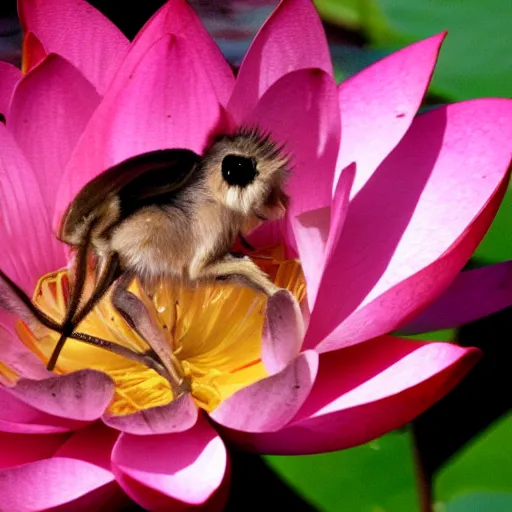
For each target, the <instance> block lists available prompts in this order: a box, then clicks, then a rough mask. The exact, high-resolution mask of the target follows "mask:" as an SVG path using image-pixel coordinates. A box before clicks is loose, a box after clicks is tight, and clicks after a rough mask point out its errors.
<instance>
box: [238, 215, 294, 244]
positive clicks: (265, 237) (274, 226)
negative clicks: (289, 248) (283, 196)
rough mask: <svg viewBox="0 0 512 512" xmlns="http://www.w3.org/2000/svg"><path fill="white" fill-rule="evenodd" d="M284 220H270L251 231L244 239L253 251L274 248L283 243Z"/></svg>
mask: <svg viewBox="0 0 512 512" xmlns="http://www.w3.org/2000/svg"><path fill="white" fill-rule="evenodd" d="M285 229H286V228H285V226H284V220H283V219H279V220H271V221H267V222H264V223H263V224H261V225H260V226H258V227H257V228H256V229H255V230H254V231H252V232H251V233H250V234H249V236H247V237H246V239H247V240H248V241H249V243H250V244H251V245H252V246H253V247H254V248H255V249H258V248H260V249H262V248H265V247H274V246H276V245H279V244H281V243H282V242H283V231H284V230H285Z"/></svg>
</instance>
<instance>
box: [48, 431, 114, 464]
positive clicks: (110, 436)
mask: <svg viewBox="0 0 512 512" xmlns="http://www.w3.org/2000/svg"><path fill="white" fill-rule="evenodd" d="M119 435H120V434H119V432H118V431H116V430H113V429H111V428H108V427H107V426H105V425H104V424H103V423H102V422H101V421H96V422H94V423H91V424H90V425H88V426H87V427H85V428H82V429H80V430H78V431H77V432H75V433H74V434H73V435H72V436H71V437H70V438H69V439H68V440H67V441H66V442H65V443H63V444H62V446H60V448H59V449H58V450H57V451H56V452H55V456H56V457H67V458H69V459H76V460H82V461H85V462H89V463H90V464H94V465H95V466H98V467H100V468H103V469H107V470H110V463H111V454H112V449H113V448H114V445H115V443H116V441H117V439H118V438H119Z"/></svg>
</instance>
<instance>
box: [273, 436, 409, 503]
mask: <svg viewBox="0 0 512 512" xmlns="http://www.w3.org/2000/svg"><path fill="white" fill-rule="evenodd" d="M411 457H412V455H411V449H410V438H409V434H408V433H407V432H393V433H391V434H388V435H386V436H384V437H382V438H380V439H377V440H375V441H373V442H371V443H368V444H366V445H363V446H359V447H356V448H351V449H350V450H344V451H341V452H335V453H330V454H329V453H328V454H321V455H308V456H301V457H297V456H295V457H276V456H272V457H266V458H265V459H266V461H267V463H268V464H269V465H270V466H271V467H272V469H273V470H274V471H276V472H277V473H278V474H279V476H280V477H281V478H282V479H283V480H284V481H285V482H286V483H287V484H288V485H290V486H291V487H292V488H293V489H295V491H296V492H297V494H299V495H301V496H303V497H304V498H305V499H306V500H307V501H308V502H309V503H311V504H313V505H314V506H315V507H317V508H318V510H321V511H324V512H339V511H340V510H347V511H357V512H402V511H403V512H411V511H412V510H415V509H416V507H417V505H416V503H417V501H416V489H415V476H414V468H413V461H412V458H411Z"/></svg>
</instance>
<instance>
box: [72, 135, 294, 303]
mask: <svg viewBox="0 0 512 512" xmlns="http://www.w3.org/2000/svg"><path fill="white" fill-rule="evenodd" d="M227 155H240V156H244V157H247V158H251V159H253V160H254V161H255V162H256V169H257V172H258V174H257V177H256V178H255V179H254V181H253V182H252V183H250V184H249V185H247V186H246V187H244V188H241V187H234V186H229V185H228V184H227V183H226V181H225V180H224V179H223V176H222V171H221V169H222V160H223V158H224V157H225V156H227ZM199 165H201V166H202V168H201V176H202V178H201V179H200V180H198V181H194V182H193V183H192V184H190V185H187V186H186V187H185V188H184V190H182V191H180V195H179V196H177V197H178V198H179V199H176V200H175V201H174V202H172V203H170V204H152V205H149V206H144V207H142V208H140V209H138V210H136V211H135V212H134V213H132V214H131V215H130V216H129V217H127V218H125V219H121V220H119V219H120V218H121V217H120V216H121V212H120V207H119V201H118V199H117V196H115V195H114V196H111V197H110V198H106V199H107V200H106V201H105V202H103V203H101V206H100V207H98V208H97V209H96V210H95V211H94V212H93V214H91V215H89V217H88V218H82V219H81V222H80V223H77V224H76V225H74V226H69V225H67V226H66V233H67V240H65V241H66V242H68V243H71V244H72V245H80V242H81V241H82V242H83V239H84V236H85V233H86V232H87V226H88V225H90V224H91V222H94V223H95V224H94V226H93V228H92V236H91V246H92V248H93V250H94V252H95V253H96V254H97V255H98V256H99V258H100V261H102V260H103V261H104V259H105V258H106V257H107V256H108V254H111V253H117V254H118V255H119V257H120V261H121V266H122V268H123V270H124V271H127V272H130V273H133V274H134V275H136V276H138V277H139V278H140V279H141V281H142V282H143V283H146V284H147V285H150V284H151V283H155V282H156V281H158V280H159V279H161V278H165V279H174V280H179V281H182V282H183V281H185V282H189V283H194V282H204V281H208V280H214V279H218V278H221V279H228V278H229V279H233V280H235V281H239V282H241V283H243V284H245V285H247V286H250V287H253V288H255V289H257V290H258V291H261V292H263V293H266V294H271V293H274V292H275V291H276V290H277V288H276V287H275V286H274V285H273V284H272V283H271V282H270V281H269V280H268V278H267V277H266V275H265V274H264V273H263V272H261V270H259V268H258V267H257V266H256V265H255V264H254V263H253V262H252V261H251V260H250V259H248V258H234V257H232V256H231V255H230V250H231V247H232V246H233V244H234V243H235V241H236V238H237V237H238V235H239V234H241V233H242V234H245V233H247V232H248V231H250V229H252V228H253V227H255V226H257V225H259V224H260V223H261V222H262V221H263V220H265V219H276V218H280V217H282V216H283V215H284V211H285V206H286V204H287V200H288V198H287V196H286V194H285V193H284V191H283V189H282V187H283V182H284V180H285V178H286V176H287V172H288V171H287V159H286V157H285V156H283V152H282V149H278V148H276V146H275V145H274V144H273V143H272V142H271V141H270V139H269V138H268V137H262V136H260V135H258V134H257V133H256V132H251V131H245V132H240V133H238V134H236V135H234V136H225V137H221V138H219V139H218V140H217V141H216V142H214V143H213V145H212V146H211V147H210V148H209V150H208V151H207V152H206V154H205V156H204V158H203V160H202V162H201V163H200V164H199ZM72 207H73V205H71V208H72Z"/></svg>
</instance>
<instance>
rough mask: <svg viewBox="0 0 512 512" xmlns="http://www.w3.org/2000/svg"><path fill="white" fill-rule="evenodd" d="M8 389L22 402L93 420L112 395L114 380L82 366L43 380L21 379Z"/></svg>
mask: <svg viewBox="0 0 512 512" xmlns="http://www.w3.org/2000/svg"><path fill="white" fill-rule="evenodd" d="M8 392H9V393H10V394H11V395H13V396H15V397H17V398H18V399H19V400H21V401H22V402H24V403H26V404H28V405H31V406H32V407H35V408H36V409H38V410H40V411H43V412H46V413H48V414H53V415H55V416H59V417H63V418H70V419H76V420H80V421H94V420H96V419H98V418H100V417H101V416H102V414H103V413H104V412H105V409H106V408H107V406H108V405H109V403H110V402H111V400H112V397H113V396H114V383H113V382H112V380H111V379H110V377H109V376H108V375H106V374H104V373H101V372H97V371H94V370H81V371H78V372H74V373H70V374H68V375H60V376H57V377H51V378H49V379H45V380H39V381H34V380H28V379H21V380H20V381H19V382H18V384H17V385H16V386H15V387H14V388H10V389H9V390H8Z"/></svg>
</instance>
